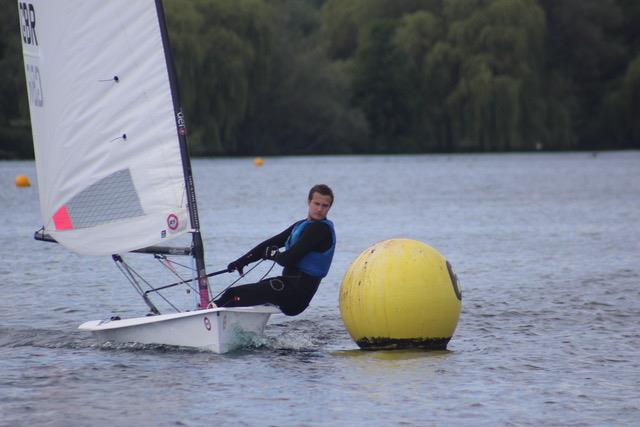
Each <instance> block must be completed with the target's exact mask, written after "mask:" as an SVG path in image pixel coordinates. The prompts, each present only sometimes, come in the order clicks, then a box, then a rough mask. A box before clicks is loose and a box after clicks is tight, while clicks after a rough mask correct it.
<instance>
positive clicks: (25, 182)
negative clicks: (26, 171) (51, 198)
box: [16, 175, 31, 187]
mask: <svg viewBox="0 0 640 427" xmlns="http://www.w3.org/2000/svg"><path fill="white" fill-rule="evenodd" d="M16 187H31V181H29V178H28V177H27V176H26V175H18V176H16Z"/></svg>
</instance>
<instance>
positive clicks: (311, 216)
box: [214, 184, 336, 316]
mask: <svg viewBox="0 0 640 427" xmlns="http://www.w3.org/2000/svg"><path fill="white" fill-rule="evenodd" d="M307 202H308V205H309V212H308V215H307V218H305V219H303V220H300V221H297V222H295V223H294V224H292V225H291V226H290V227H288V228H287V229H286V230H284V231H283V232H281V233H280V234H277V235H275V236H273V237H271V238H270V239H267V240H265V241H264V242H262V243H260V244H259V245H257V246H256V247H255V248H253V249H251V250H250V251H249V252H247V253H246V254H245V255H243V256H241V257H240V258H238V259H237V260H235V261H233V262H232V263H230V264H229V266H228V267H227V268H228V270H229V271H230V272H231V271H238V272H239V273H240V274H241V275H242V274H243V268H244V267H245V266H247V265H248V264H250V263H252V262H256V261H259V260H261V259H267V260H273V261H275V262H276V263H278V264H279V265H281V266H283V267H284V269H283V270H282V275H281V276H277V277H270V278H267V279H264V280H261V281H260V282H258V283H251V284H247V285H242V286H236V287H233V288H229V289H228V290H227V291H225V292H224V293H223V294H222V296H221V297H220V298H218V299H217V300H215V301H214V302H215V304H216V305H217V306H218V307H246V306H253V305H261V304H273V305H276V306H278V307H279V308H280V310H282V312H283V313H284V314H286V315H287V316H296V315H298V314H300V313H302V312H303V311H304V310H305V309H306V308H307V307H308V306H309V302H311V298H313V296H314V295H315V293H316V291H317V290H318V286H319V285H320V281H321V280H322V278H323V277H325V276H326V275H327V273H328V272H329V267H330V266H331V260H332V259H333V252H334V250H335V247H336V234H335V230H334V228H333V223H332V222H331V221H330V220H328V219H327V214H328V213H329V209H331V205H332V204H333V191H331V188H329V187H328V186H327V185H324V184H318V185H315V186H313V187H312V188H311V190H309V196H308V199H307ZM280 248H284V250H283V251H279V249H280Z"/></svg>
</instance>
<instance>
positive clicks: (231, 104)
mask: <svg viewBox="0 0 640 427" xmlns="http://www.w3.org/2000/svg"><path fill="white" fill-rule="evenodd" d="M0 5H2V6H3V7H2V9H0V10H2V12H0V75H2V80H1V81H0V100H1V104H0V158H10V157H29V156H32V155H33V149H32V147H31V136H30V128H29V112H28V104H27V97H26V87H25V83H24V71H23V64H22V55H21V50H20V49H21V48H20V32H19V25H18V24H19V21H18V16H17V8H16V4H15V1H13V0H11V1H10V0H0ZM164 5H165V10H166V15H167V21H168V27H169V34H170V39H171V44H172V51H173V56H174V61H175V65H176V70H177V74H178V80H179V84H180V92H181V98H182V101H183V109H184V112H185V116H186V119H187V126H188V129H189V141H190V145H191V151H192V153H193V154H195V155H203V156H206V155H280V154H330V153H335V154H342V153H425V152H469V151H482V152H485V151H520V150H539V149H544V150H580V149H585V150H587V149H588V150H598V149H614V148H615V149H619V148H640V2H638V1H636V0H164Z"/></svg>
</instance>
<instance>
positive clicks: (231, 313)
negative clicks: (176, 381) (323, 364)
mask: <svg viewBox="0 0 640 427" xmlns="http://www.w3.org/2000/svg"><path fill="white" fill-rule="evenodd" d="M274 313H280V310H278V309H277V308H276V307H272V306H256V307H233V308H212V309H207V310H198V311H189V312H185V313H173V314H161V315H157V316H146V317H136V318H132V319H122V320H91V321H89V322H85V323H83V324H82V325H80V326H79V329H80V330H83V331H89V332H92V333H93V334H94V335H95V336H96V338H97V339H98V342H99V343H101V344H102V343H106V342H112V343H141V344H163V345H176V346H183V347H195V348H198V349H203V350H208V351H212V352H214V353H226V352H228V351H231V350H234V349H236V348H238V347H240V346H242V345H243V344H244V343H246V342H247V339H248V337H250V336H251V335H252V334H253V335H255V336H261V335H262V334H263V332H264V327H265V325H266V324H267V321H268V320H269V316H271V315H272V314H274Z"/></svg>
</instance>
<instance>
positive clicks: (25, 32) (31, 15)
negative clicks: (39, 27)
mask: <svg viewBox="0 0 640 427" xmlns="http://www.w3.org/2000/svg"><path fill="white" fill-rule="evenodd" d="M18 6H19V8H20V20H21V21H22V40H23V41H24V42H25V43H26V44H31V45H34V46H38V36H37V35H36V10H35V8H34V7H33V5H32V4H31V3H23V2H20V3H19V4H18Z"/></svg>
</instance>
